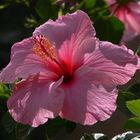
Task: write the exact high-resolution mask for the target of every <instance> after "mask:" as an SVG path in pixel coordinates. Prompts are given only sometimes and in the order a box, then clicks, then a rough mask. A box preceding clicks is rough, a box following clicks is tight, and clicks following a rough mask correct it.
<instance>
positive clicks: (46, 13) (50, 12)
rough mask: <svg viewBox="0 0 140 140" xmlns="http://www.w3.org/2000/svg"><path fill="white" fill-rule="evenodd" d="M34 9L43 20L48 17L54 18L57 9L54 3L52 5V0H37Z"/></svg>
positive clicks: (56, 14)
mask: <svg viewBox="0 0 140 140" xmlns="http://www.w3.org/2000/svg"><path fill="white" fill-rule="evenodd" d="M35 10H36V12H37V13H38V15H39V16H40V18H41V19H42V20H44V21H45V20H46V19H49V18H51V19H56V18H57V16H58V11H59V9H58V8H57V6H56V5H52V0H38V1H37V4H36V7H35Z"/></svg>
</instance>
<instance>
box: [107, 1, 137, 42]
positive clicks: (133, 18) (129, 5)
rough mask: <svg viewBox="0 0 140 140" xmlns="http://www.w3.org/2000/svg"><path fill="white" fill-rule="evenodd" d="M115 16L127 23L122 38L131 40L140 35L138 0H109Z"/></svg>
mask: <svg viewBox="0 0 140 140" xmlns="http://www.w3.org/2000/svg"><path fill="white" fill-rule="evenodd" d="M107 2H108V4H109V6H110V10H111V12H112V14H113V15H114V16H116V17H117V18H118V19H119V20H121V21H122V22H123V23H124V25H125V31H124V35H123V38H122V40H123V41H129V40H131V39H133V38H134V37H135V36H137V35H140V3H139V2H138V1H136V0H107Z"/></svg>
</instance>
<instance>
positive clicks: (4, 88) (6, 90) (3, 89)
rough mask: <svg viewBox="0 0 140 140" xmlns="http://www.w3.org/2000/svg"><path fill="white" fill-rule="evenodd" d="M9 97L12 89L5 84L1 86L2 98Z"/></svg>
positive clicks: (0, 95)
mask: <svg viewBox="0 0 140 140" xmlns="http://www.w3.org/2000/svg"><path fill="white" fill-rule="evenodd" d="M9 96H10V89H9V88H8V87H7V86H6V85H4V84H0V98H4V99H7V98H8V97H9Z"/></svg>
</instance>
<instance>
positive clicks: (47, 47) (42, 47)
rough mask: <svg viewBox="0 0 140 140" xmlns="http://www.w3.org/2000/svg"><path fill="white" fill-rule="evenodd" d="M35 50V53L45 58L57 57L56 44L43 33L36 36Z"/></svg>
mask: <svg viewBox="0 0 140 140" xmlns="http://www.w3.org/2000/svg"><path fill="white" fill-rule="evenodd" d="M33 39H34V45H33V51H34V53H35V54H37V55H38V56H40V57H41V58H43V59H47V58H50V59H52V60H54V59H56V58H57V54H56V51H55V47H54V45H53V44H52V43H51V42H50V41H49V39H47V38H46V37H44V36H43V35H38V36H35V37H34V38H33Z"/></svg>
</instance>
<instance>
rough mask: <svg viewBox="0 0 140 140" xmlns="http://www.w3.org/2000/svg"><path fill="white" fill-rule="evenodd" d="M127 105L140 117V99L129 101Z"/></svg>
mask: <svg viewBox="0 0 140 140" xmlns="http://www.w3.org/2000/svg"><path fill="white" fill-rule="evenodd" d="M126 105H127V107H128V109H129V110H130V111H131V112H132V113H133V114H135V115H136V116H139V117H140V99H138V100H132V101H128V102H127V103H126Z"/></svg>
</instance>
